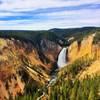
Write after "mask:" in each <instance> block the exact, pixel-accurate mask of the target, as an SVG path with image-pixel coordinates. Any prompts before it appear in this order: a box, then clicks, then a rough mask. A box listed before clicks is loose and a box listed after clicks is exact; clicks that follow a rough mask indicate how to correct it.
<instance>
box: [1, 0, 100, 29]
mask: <svg viewBox="0 0 100 100" xmlns="http://www.w3.org/2000/svg"><path fill="white" fill-rule="evenodd" d="M84 26H100V0H0V30H47V29H51V28H72V27H84Z"/></svg>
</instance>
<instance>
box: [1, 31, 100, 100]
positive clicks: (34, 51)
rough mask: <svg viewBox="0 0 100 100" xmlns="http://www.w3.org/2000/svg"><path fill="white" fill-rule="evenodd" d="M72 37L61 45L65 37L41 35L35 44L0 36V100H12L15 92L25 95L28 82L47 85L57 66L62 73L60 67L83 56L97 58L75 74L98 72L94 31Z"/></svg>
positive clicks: (99, 54) (99, 61) (99, 63)
mask: <svg viewBox="0 0 100 100" xmlns="http://www.w3.org/2000/svg"><path fill="white" fill-rule="evenodd" d="M71 37H72V36H70V37H68V40H69V43H68V45H66V46H65V45H64V46H62V44H65V40H64V42H63V40H58V41H56V42H55V41H52V40H50V39H48V38H47V37H46V38H44V37H43V38H41V39H40V38H39V40H38V42H37V43H36V44H35V45H34V43H32V42H31V41H24V40H21V39H18V38H17V39H16V38H14V37H12V38H8V37H5V36H1V38H0V91H2V93H0V100H4V99H5V98H6V99H9V98H10V96H11V97H12V98H13V99H15V97H16V96H17V95H22V94H24V92H25V89H26V86H27V85H29V84H34V86H33V87H38V88H40V87H42V86H43V85H45V84H48V82H50V80H52V77H51V73H54V72H55V70H56V69H58V73H59V74H62V72H63V68H66V67H67V66H68V65H70V64H72V63H73V62H74V61H76V60H77V59H81V58H82V57H84V56H88V57H89V58H95V59H96V60H95V61H94V62H93V63H92V64H91V65H89V67H88V68H87V69H85V70H84V71H82V72H79V74H78V75H77V77H79V78H80V79H81V78H83V77H85V75H87V74H90V75H92V74H99V73H100V42H97V43H96V44H94V43H93V42H94V39H95V37H96V33H93V34H89V35H87V36H84V37H83V38H82V40H81V41H78V40H73V39H74V38H73V39H70V38H71ZM59 41H60V42H59ZM61 41H62V42H61ZM66 41H67V40H66ZM67 42H68V41H67Z"/></svg>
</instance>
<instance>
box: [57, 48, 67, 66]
mask: <svg viewBox="0 0 100 100" xmlns="http://www.w3.org/2000/svg"><path fill="white" fill-rule="evenodd" d="M66 50H67V49H66V48H63V49H62V50H61V52H60V53H59V55H58V61H57V65H58V67H59V68H62V67H64V66H65V65H66V64H67V58H66Z"/></svg>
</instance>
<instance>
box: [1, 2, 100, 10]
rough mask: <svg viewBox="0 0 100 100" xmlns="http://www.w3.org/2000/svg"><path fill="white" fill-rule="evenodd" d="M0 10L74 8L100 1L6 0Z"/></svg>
mask: <svg viewBox="0 0 100 100" xmlns="http://www.w3.org/2000/svg"><path fill="white" fill-rule="evenodd" d="M5 1H6V2H4V3H3V4H2V5H0V10H18V11H21V10H25V11H26V10H30V9H39V8H48V7H62V6H74V5H80V4H88V3H93V4H97V3H100V0H68V1H67V0H64V1H63V0H8V1H7V0H5Z"/></svg>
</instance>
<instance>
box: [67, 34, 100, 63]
mask: <svg viewBox="0 0 100 100" xmlns="http://www.w3.org/2000/svg"><path fill="white" fill-rule="evenodd" d="M94 36H95V34H92V35H89V36H87V37H85V38H83V40H82V41H81V42H79V43H78V42H77V41H75V42H73V43H72V44H71V45H70V46H69V47H68V53H67V58H68V61H69V62H73V61H75V60H76V59H79V58H81V57H83V56H85V55H88V56H89V57H94V56H95V57H96V58H98V57H100V44H99V43H98V44H93V41H94Z"/></svg>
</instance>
